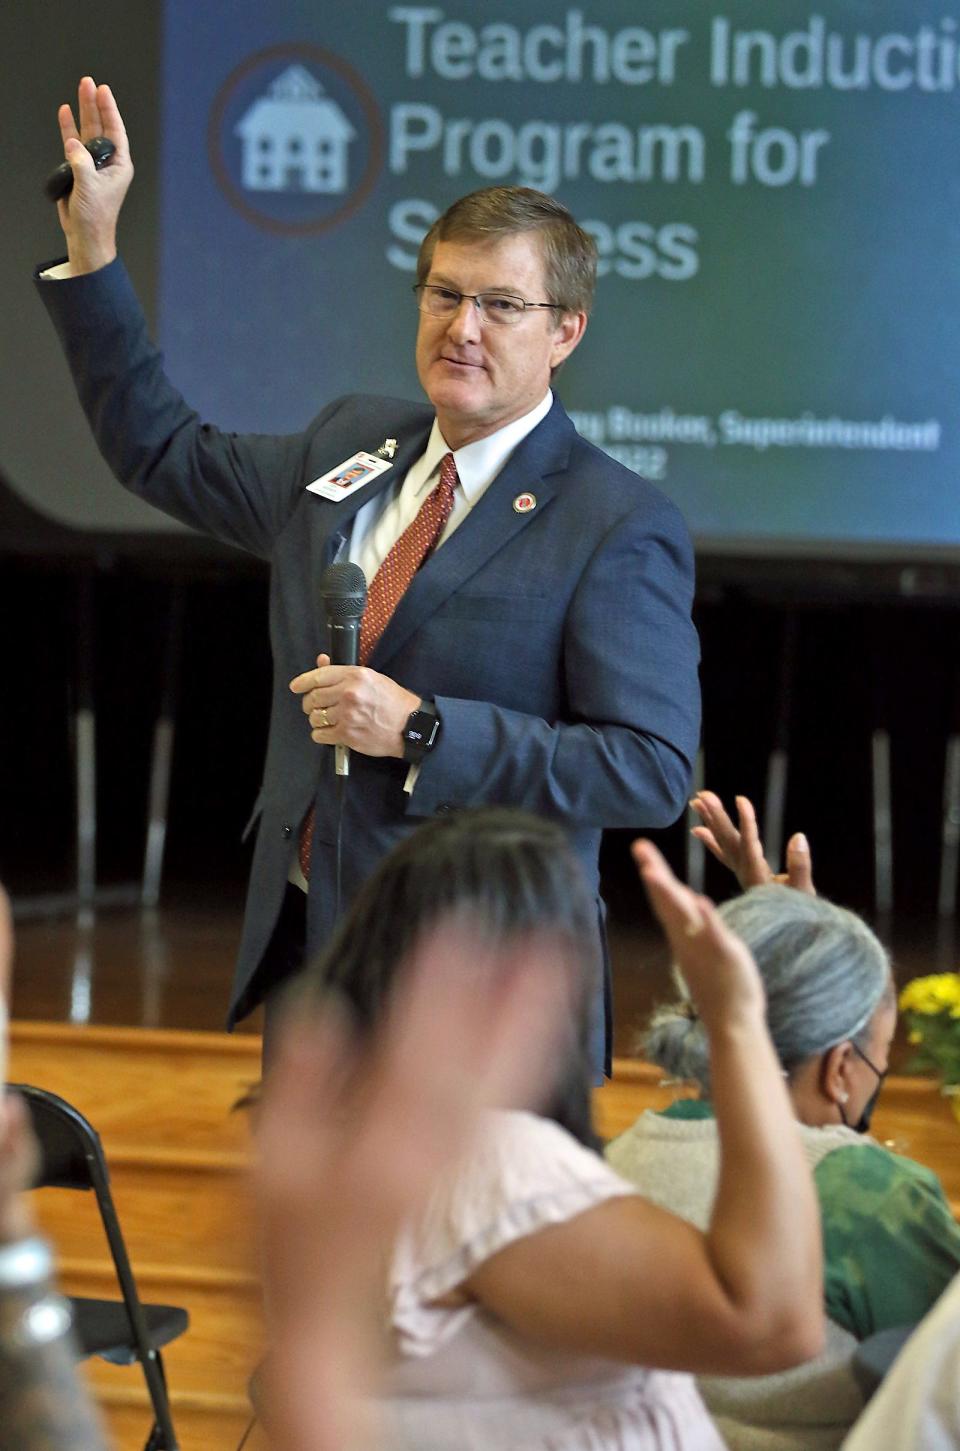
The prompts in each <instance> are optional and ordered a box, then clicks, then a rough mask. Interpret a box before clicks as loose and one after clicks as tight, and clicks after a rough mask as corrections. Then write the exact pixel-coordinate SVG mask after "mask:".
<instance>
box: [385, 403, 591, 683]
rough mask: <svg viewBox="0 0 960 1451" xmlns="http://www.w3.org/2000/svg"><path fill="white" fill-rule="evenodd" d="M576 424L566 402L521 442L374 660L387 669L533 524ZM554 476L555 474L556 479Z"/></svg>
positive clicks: (405, 602) (434, 558)
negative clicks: (526, 502) (528, 497)
mask: <svg viewBox="0 0 960 1451" xmlns="http://www.w3.org/2000/svg"><path fill="white" fill-rule="evenodd" d="M572 435H573V424H572V423H571V422H570V420H569V418H568V417H567V415H566V413H565V412H564V410H563V408H562V407H561V405H560V403H559V402H557V401H556V400H555V401H554V404H553V407H552V409H551V410H550V412H549V413H548V414H547V416H546V418H545V419H544V420H543V422H542V423H540V424H538V426H537V427H536V428H535V429H534V430H533V432H532V433H531V434H529V435H528V437H527V438H525V439H524V440H523V441H522V443H520V444H519V445H518V447H517V449H516V450H515V452H514V453H513V454H512V455H511V457H510V459H509V460H508V462H507V463H506V465H505V466H504V468H503V469H502V470H501V472H500V473H499V474H498V475H497V477H496V478H495V479H494V481H493V483H492V484H491V485H490V487H489V488H488V489H487V491H486V493H485V494H484V495H483V498H482V499H480V500H479V501H478V503H477V504H476V505H475V507H474V508H473V509H471V510H470V513H469V514H468V516H467V518H466V519H464V521H463V523H462V524H460V525H459V526H458V528H457V529H456V530H455V531H454V533H453V534H452V535H451V537H450V538H449V539H448V540H447V542H446V543H445V544H444V545H443V546H442V547H441V548H440V549H438V550H437V551H436V553H435V554H432V555H431V556H430V558H429V559H428V560H427V561H426V563H425V564H424V565H423V566H422V568H421V569H419V570H418V571H417V573H416V575H415V576H414V578H413V581H412V582H411V584H410V587H409V589H408V590H407V592H406V594H405V595H404V596H403V598H402V599H401V601H400V603H399V604H398V605H397V608H396V610H395V611H394V613H393V616H392V617H391V619H390V622H389V624H388V625H387V627H386V629H385V630H384V632H383V634H382V635H381V637H380V639H379V640H378V641H377V645H376V648H375V649H374V651H373V653H372V654H371V656H370V660H369V662H368V663H369V664H370V666H371V667H372V668H373V669H374V670H381V669H382V668H383V665H384V663H385V662H386V661H387V660H389V658H390V657H391V656H392V655H394V654H395V653H396V651H397V650H399V649H400V648H401V647H402V646H403V645H404V644H405V643H406V642H407V640H408V639H409V638H410V636H411V635H412V634H413V633H414V632H415V631H416V630H417V629H419V627H420V626H421V624H422V623H423V621H424V620H426V619H428V618H429V616H430V615H432V614H433V613H434V611H436V610H438V609H439V608H440V606H441V605H442V604H443V603H444V601H445V600H447V599H448V598H449V597H450V595H452V594H454V593H455V592H456V591H457V590H458V589H459V588H460V587H461V586H462V585H463V584H464V583H465V581H466V580H468V579H470V578H471V576H472V575H474V574H476V572H477V570H479V569H481V568H482V567H483V565H484V564H486V562H487V560H488V559H490V558H492V556H493V555H494V554H496V553H497V552H498V551H499V550H501V549H503V548H504V546H505V545H506V544H508V543H509V541H510V540H511V539H513V538H514V536H515V535H517V534H519V533H520V532H521V531H522V530H524V529H529V528H531V527H532V526H533V525H534V524H535V522H536V520H537V518H538V517H539V516H540V514H541V512H542V511H543V509H544V508H546V507H547V506H548V505H549V503H550V500H551V499H552V498H553V496H554V494H555V493H556V491H557V487H558V483H559V480H558V479H557V478H556V477H555V476H556V475H558V474H561V473H562V472H563V471H564V470H565V469H566V467H567V464H568V461H569V457H570V444H571V438H572ZM551 476H554V477H551ZM522 493H531V494H534V495H535V496H536V500H537V504H536V508H535V509H532V510H530V511H529V512H528V513H519V512H518V511H517V510H516V509H515V508H514V507H513V504H514V499H516V498H517V497H518V496H519V495H520V494H522Z"/></svg>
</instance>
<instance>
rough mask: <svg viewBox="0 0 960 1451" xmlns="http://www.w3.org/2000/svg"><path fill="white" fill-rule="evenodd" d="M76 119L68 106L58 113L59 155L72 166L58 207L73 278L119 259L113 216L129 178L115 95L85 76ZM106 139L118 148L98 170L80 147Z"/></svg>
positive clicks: (124, 136) (129, 163)
mask: <svg viewBox="0 0 960 1451" xmlns="http://www.w3.org/2000/svg"><path fill="white" fill-rule="evenodd" d="M77 117H78V119H79V126H78V124H77V120H75V119H74V115H73V112H72V110H71V109H70V107H69V106H67V105H63V106H61V107H60V110H59V111H58V113H57V119H58V121H59V123H60V135H61V137H62V138H63V154H64V156H65V157H66V159H67V161H68V162H69V163H70V165H71V167H72V168H73V189H72V191H71V192H70V194H69V196H67V197H65V198H64V199H63V200H62V201H59V202H58V203H57V211H58V213H59V215H60V225H61V226H62V227H63V233H64V236H65V237H66V239H67V251H68V254H69V257H70V267H71V271H72V273H73V274H74V275H75V276H79V275H80V274H81V273H84V272H95V271H96V270H97V269H98V268H100V267H105V266H106V265H107V263H108V262H112V261H113V259H114V257H116V255H117V218H118V217H119V215H120V208H121V207H122V206H123V200H124V197H125V196H126V194H127V190H128V188H129V186H130V183H131V181H132V180H133V162H132V161H131V160H130V147H129V144H128V142H127V132H126V128H125V127H124V124H123V120H122V118H121V116H120V111H119V109H118V107H117V103H116V101H115V100H114V98H113V92H112V91H111V89H110V87H109V86H98V85H97V84H96V82H95V81H94V80H93V77H92V76H84V77H83V79H82V80H81V82H80V85H79V87H78V89H77ZM95 136H106V137H108V138H109V139H110V140H111V141H112V142H113V144H114V147H115V148H116V149H115V151H114V154H113V156H111V158H110V160H109V161H108V162H107V164H106V166H104V167H103V168H102V169H101V170H100V171H97V169H96V167H95V166H94V164H93V158H92V157H91V155H90V153H89V152H88V151H87V149H86V147H85V146H84V144H83V143H84V142H86V141H92V140H93V138H94V137H95Z"/></svg>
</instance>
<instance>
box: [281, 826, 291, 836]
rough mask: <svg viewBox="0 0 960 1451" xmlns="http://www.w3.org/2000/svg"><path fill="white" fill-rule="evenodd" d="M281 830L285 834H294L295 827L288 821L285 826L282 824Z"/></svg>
mask: <svg viewBox="0 0 960 1451" xmlns="http://www.w3.org/2000/svg"><path fill="white" fill-rule="evenodd" d="M280 830H281V832H282V833H283V835H284V836H293V827H292V826H287V824H286V823H284V824H283V826H281V828H280Z"/></svg>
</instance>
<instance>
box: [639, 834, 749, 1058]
mask: <svg viewBox="0 0 960 1451" xmlns="http://www.w3.org/2000/svg"><path fill="white" fill-rule="evenodd" d="M632 851H633V859H634V861H635V862H636V864H637V867H638V868H639V871H640V877H641V879H642V881H643V885H644V886H645V888H646V890H647V896H648V897H649V899H650V905H651V907H652V908H653V910H654V912H655V913H656V916H657V919H658V920H659V922H660V925H661V927H662V928H663V930H664V932H665V933H666V937H667V941H668V942H669V943H670V949H671V951H672V953H673V958H674V961H675V962H676V964H677V966H678V967H679V969H680V971H681V973H682V974H683V978H684V981H685V982H686V984H687V987H688V988H689V989H690V994H691V996H692V998H693V1000H694V1003H695V1004H696V1007H697V1011H698V1012H699V1014H700V1017H701V1018H702V1020H703V1024H704V1027H705V1028H706V1029H707V1032H708V1033H709V1032H713V1031H715V1030H716V1029H717V1028H719V1027H720V1026H721V1025H722V1024H724V1023H737V1022H742V1021H744V1020H746V1019H747V1018H749V1017H752V1018H754V1019H757V1018H759V1020H760V1022H762V1021H763V1016H764V1003H765V998H764V992H763V983H762V982H761V980H760V974H759V973H758V971H757V968H756V964H755V963H754V961H753V958H752V957H751V955H750V949H749V948H748V947H747V945H746V943H745V942H743V941H741V939H740V938H739V937H737V936H736V935H735V933H733V932H731V931H730V929H729V927H727V926H726V925H725V923H724V922H723V920H722V918H721V917H720V915H719V913H718V912H717V909H716V908H715V907H714V905H713V903H712V902H711V901H710V900H709V898H707V897H701V896H698V895H697V893H696V892H692V891H691V890H690V888H689V887H687V886H684V884H683V883H682V882H680V881H678V880H677V878H676V877H675V876H674V874H673V872H672V871H671V870H670V868H669V866H668V865H667V863H666V861H665V860H664V858H663V857H662V856H661V854H660V852H659V851H657V848H656V847H655V846H654V845H653V843H652V842H650V841H642V840H641V841H635V842H634V844H633V848H632Z"/></svg>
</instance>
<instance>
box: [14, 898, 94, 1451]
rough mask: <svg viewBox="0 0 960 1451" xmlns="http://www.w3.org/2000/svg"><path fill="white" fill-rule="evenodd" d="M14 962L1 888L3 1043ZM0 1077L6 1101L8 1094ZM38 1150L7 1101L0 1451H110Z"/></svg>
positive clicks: (19, 1111)
mask: <svg viewBox="0 0 960 1451" xmlns="http://www.w3.org/2000/svg"><path fill="white" fill-rule="evenodd" d="M12 957H13V934H12V931H11V926H10V909H9V905H8V902H7V898H6V895H5V893H4V892H3V889H2V888H0V1010H2V1012H0V1041H2V1047H3V1052H2V1054H0V1057H2V1058H3V1060H4V1061H5V1060H6V999H7V990H8V985H9V980H10V966H11V962H12ZM2 1083H3V1080H2V1077H0V1093H2ZM35 1152H36V1148H35V1145H34V1142H33V1139H32V1136H31V1133H30V1129H29V1125H28V1122H27V1113H26V1109H25V1107H24V1105H23V1103H22V1102H21V1100H20V1099H18V1098H17V1097H16V1096H15V1095H13V1094H3V1096H2V1097H0V1451H105V1448H106V1444H107V1443H106V1441H105V1440H104V1438H103V1435H102V1432H101V1430H100V1427H99V1426H98V1424H97V1420H96V1417H95V1415H94V1413H93V1411H92V1409H91V1407H90V1403H89V1401H88V1399H87V1395H86V1392H85V1390H84V1389H83V1387H82V1385H81V1384H80V1382H79V1381H78V1379H77V1376H76V1372H75V1370H74V1358H73V1353H72V1349H71V1345H70V1340H69V1336H68V1335H67V1333H66V1332H67V1331H68V1328H69V1315H68V1313H67V1310H66V1306H65V1304H64V1302H63V1301H61V1300H59V1299H58V1298H57V1297H56V1296H55V1295H54V1294H53V1292H52V1288H51V1285H50V1279H49V1268H50V1252H49V1249H48V1248H47V1246H46V1244H45V1243H44V1242H43V1240H41V1239H39V1238H37V1236H36V1231H35V1229H34V1225H33V1220H32V1217H31V1214H30V1209H29V1204H28V1201H27V1200H26V1198H25V1197H24V1194H23V1191H24V1189H25V1188H26V1186H27V1185H28V1184H29V1183H30V1181H31V1178H32V1174H33V1166H34V1162H35V1160H34V1155H35Z"/></svg>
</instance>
